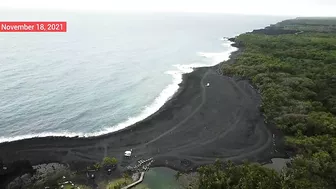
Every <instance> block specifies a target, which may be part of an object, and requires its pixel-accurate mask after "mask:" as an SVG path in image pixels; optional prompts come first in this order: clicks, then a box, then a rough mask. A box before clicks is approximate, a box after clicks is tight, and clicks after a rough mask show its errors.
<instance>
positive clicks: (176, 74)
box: [0, 39, 237, 143]
mask: <svg viewBox="0 0 336 189" xmlns="http://www.w3.org/2000/svg"><path fill="white" fill-rule="evenodd" d="M221 40H222V41H223V44H222V45H223V46H224V47H226V49H228V50H227V51H225V52H219V53H206V52H200V53H198V55H199V56H201V57H204V58H207V59H211V61H210V63H209V64H208V63H207V64H199V63H195V64H188V65H181V64H176V65H174V67H175V68H176V70H173V71H166V72H165V74H169V75H171V76H172V81H173V82H172V83H171V84H170V85H168V86H167V87H166V88H165V89H163V90H162V91H161V93H160V94H159V95H158V96H157V97H156V98H155V100H154V102H153V103H152V104H151V105H149V106H147V107H145V109H144V111H142V112H141V113H140V114H139V115H137V116H134V117H130V118H128V119H127V120H126V121H124V122H121V123H119V124H117V125H114V126H111V127H107V128H105V129H103V130H101V131H98V132H94V133H73V132H66V131H64V132H57V133H54V132H43V133H40V134H27V135H21V136H15V137H10V138H7V137H0V143H3V142H10V141H16V140H22V139H28V138H35V137H48V136H56V137H59V136H65V137H77V136H78V137H93V136H99V135H103V134H108V133H112V132H115V131H118V130H121V129H124V128H126V127H128V126H131V125H133V124H135V123H137V122H139V121H141V120H144V119H146V118H147V117H149V116H150V115H152V114H154V113H155V112H157V111H158V110H159V109H160V108H161V107H162V106H163V105H164V104H165V103H166V102H167V101H168V100H170V98H171V97H172V96H173V95H174V94H175V93H176V92H177V91H178V89H179V84H180V83H181V82H182V76H183V74H186V73H190V72H192V71H193V70H194V68H198V67H209V66H214V65H216V64H218V63H220V62H222V61H225V60H228V59H229V57H230V55H231V53H233V52H234V51H236V50H237V48H236V47H233V46H231V45H232V42H230V41H228V40H227V39H221Z"/></svg>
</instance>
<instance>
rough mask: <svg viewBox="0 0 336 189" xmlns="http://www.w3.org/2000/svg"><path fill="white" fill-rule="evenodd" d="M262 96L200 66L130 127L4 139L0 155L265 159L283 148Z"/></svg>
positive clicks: (35, 160)
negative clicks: (262, 106) (154, 109)
mask: <svg viewBox="0 0 336 189" xmlns="http://www.w3.org/2000/svg"><path fill="white" fill-rule="evenodd" d="M237 54H239V52H236V53H233V55H232V56H231V60H230V61H234V59H235V57H236V56H237ZM230 61H229V62H230ZM207 83H210V86H209V87H207V86H206V84H207ZM260 101H261V99H260V96H259V94H258V93H257V92H256V90H255V89H253V88H252V86H251V85H250V84H249V82H248V81H246V80H239V79H234V78H230V77H227V76H223V75H221V74H219V73H218V66H214V67H209V68H198V69H196V70H195V71H194V72H192V73H189V74H185V75H184V78H183V82H182V83H181V87H180V89H179V91H178V92H177V93H176V94H175V95H174V97H173V98H172V99H171V100H169V101H168V102H167V103H166V104H165V105H164V106H163V107H162V108H161V109H160V110H159V111H158V112H156V113H155V114H153V115H152V116H150V117H148V118H147V119H145V120H143V121H141V122H139V123H136V124H134V125H133V126H130V127H128V128H125V129H123V130H121V131H118V132H115V133H111V134H107V135H103V136H99V137H93V138H78V137H77V138H66V137H45V138H33V139H26V140H20V141H14V142H9V143H2V144H0V152H1V153H0V158H1V159H2V160H3V161H4V163H6V162H12V161H15V160H29V161H30V162H31V163H32V164H39V163H46V162H62V163H68V164H70V165H71V166H73V167H76V168H78V167H77V166H79V167H80V166H81V165H82V164H83V165H84V164H85V163H91V162H99V161H101V160H102V159H103V157H105V156H113V157H116V158H117V159H120V160H121V159H123V154H124V152H125V150H129V149H133V155H134V157H133V159H131V160H130V163H132V162H136V161H137V160H139V159H147V158H151V157H153V158H154V159H155V162H154V166H167V167H171V168H174V169H175V170H180V171H190V170H192V169H194V168H196V167H198V166H199V165H202V164H207V163H212V162H214V161H215V160H216V159H220V160H232V161H235V162H240V161H243V160H250V161H258V162H268V161H269V160H270V159H271V158H273V157H282V156H284V153H283V150H281V148H282V145H281V137H280V136H279V135H278V133H277V131H276V130H275V129H272V128H271V126H266V125H265V123H264V119H263V116H262V115H261V113H260V111H259V108H258V107H259V104H260ZM273 134H274V136H275V137H274V136H273ZM274 144H276V145H274ZM276 147H277V149H275V148H276Z"/></svg>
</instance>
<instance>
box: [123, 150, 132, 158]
mask: <svg viewBox="0 0 336 189" xmlns="http://www.w3.org/2000/svg"><path fill="white" fill-rule="evenodd" d="M124 155H125V157H131V155H132V150H130V151H125V154H124Z"/></svg>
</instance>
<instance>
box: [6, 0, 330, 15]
mask: <svg viewBox="0 0 336 189" xmlns="http://www.w3.org/2000/svg"><path fill="white" fill-rule="evenodd" d="M0 9H60V10H81V11H115V12H147V11H150V12H153V11H154V12H206V13H228V14H247V15H249V14H251V15H284V16H329V17H331V16H335V17H336V11H335V10H336V0H229V1H228V0H0Z"/></svg>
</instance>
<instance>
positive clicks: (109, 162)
mask: <svg viewBox="0 0 336 189" xmlns="http://www.w3.org/2000/svg"><path fill="white" fill-rule="evenodd" d="M117 163H118V160H117V159H116V158H115V157H112V158H111V157H105V158H104V159H103V163H102V164H103V166H110V165H116V164H117Z"/></svg>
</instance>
